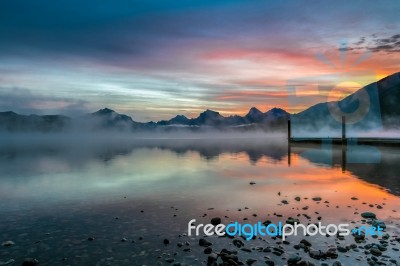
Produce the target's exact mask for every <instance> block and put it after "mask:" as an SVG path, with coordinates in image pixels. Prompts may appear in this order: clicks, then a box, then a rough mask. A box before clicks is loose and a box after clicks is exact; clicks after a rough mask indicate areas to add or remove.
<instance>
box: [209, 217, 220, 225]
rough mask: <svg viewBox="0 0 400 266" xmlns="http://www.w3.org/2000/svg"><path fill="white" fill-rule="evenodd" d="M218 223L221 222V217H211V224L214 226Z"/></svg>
mask: <svg viewBox="0 0 400 266" xmlns="http://www.w3.org/2000/svg"><path fill="white" fill-rule="evenodd" d="M220 223H221V218H219V217H215V218H212V219H211V224H212V225H214V226H216V225H219V224H220Z"/></svg>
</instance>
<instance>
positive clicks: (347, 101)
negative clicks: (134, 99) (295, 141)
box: [0, 73, 400, 132]
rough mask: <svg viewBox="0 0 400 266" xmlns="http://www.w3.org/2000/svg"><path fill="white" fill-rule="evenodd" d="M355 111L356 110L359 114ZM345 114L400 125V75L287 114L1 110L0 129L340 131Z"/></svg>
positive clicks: (367, 123)
mask: <svg viewBox="0 0 400 266" xmlns="http://www.w3.org/2000/svg"><path fill="white" fill-rule="evenodd" d="M357 110H358V111H357ZM343 115H344V116H346V118H347V119H348V120H354V121H350V122H351V126H354V127H357V128H363V129H365V128H370V127H372V126H377V125H378V126H381V127H383V128H392V127H398V126H400V73H395V74H392V75H390V76H388V77H386V78H384V79H381V80H379V81H378V82H374V83H371V84H369V85H367V86H365V87H364V88H362V89H360V90H358V91H356V92H355V93H353V94H351V95H349V96H347V97H346V98H344V99H343V100H341V101H337V102H326V103H319V104H316V105H314V106H311V107H310V108H308V109H306V110H304V111H302V112H300V113H298V114H292V115H290V114H289V113H288V112H286V111H285V110H283V109H280V108H272V109H271V110H268V111H267V112H262V111H260V110H259V109H257V108H255V107H252V108H251V109H250V110H249V112H248V113H247V114H246V115H244V116H239V115H232V116H227V117H226V116H222V115H221V114H220V113H219V112H216V111H213V110H206V111H204V112H202V113H200V114H199V116H198V117H196V118H188V117H186V116H184V115H177V116H175V117H173V118H172V119H170V120H161V121H158V122H146V123H142V122H137V121H134V120H133V119H132V118H131V117H130V116H127V115H124V114H119V113H117V112H115V111H113V110H111V109H108V108H104V109H101V110H98V111H97V112H94V113H90V114H86V115H84V116H81V117H78V118H70V117H67V116H64V115H43V116H39V115H20V114H17V113H15V112H12V111H7V112H0V131H3V132H4V131H8V132H61V131H65V130H71V129H72V130H78V131H79V130H89V131H94V130H97V131H98V130H102V131H127V132H131V131H132V132H134V131H143V130H144V131H148V130H167V131H169V130H175V129H182V128H185V129H190V130H199V129H202V128H215V129H219V130H225V129H236V130H252V129H262V130H266V131H268V130H284V129H285V128H286V125H287V120H288V119H289V118H290V119H291V120H292V124H293V123H294V124H296V125H297V126H298V127H299V128H304V129H307V130H316V129H320V128H324V127H330V128H338V127H340V122H341V121H340V119H341V116H343Z"/></svg>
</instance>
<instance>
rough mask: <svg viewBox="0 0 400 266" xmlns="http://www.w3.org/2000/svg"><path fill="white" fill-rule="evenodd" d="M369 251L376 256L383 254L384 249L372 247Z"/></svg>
mask: <svg viewBox="0 0 400 266" xmlns="http://www.w3.org/2000/svg"><path fill="white" fill-rule="evenodd" d="M369 252H371V254H372V255H374V256H380V255H382V251H380V250H379V249H378V248H371V249H370V250H369Z"/></svg>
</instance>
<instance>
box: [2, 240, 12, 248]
mask: <svg viewBox="0 0 400 266" xmlns="http://www.w3.org/2000/svg"><path fill="white" fill-rule="evenodd" d="M1 245H2V246H3V247H11V246H14V245H15V243H14V242H13V241H10V240H9V241H4V242H3V243H2V244H1Z"/></svg>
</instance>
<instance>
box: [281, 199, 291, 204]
mask: <svg viewBox="0 0 400 266" xmlns="http://www.w3.org/2000/svg"><path fill="white" fill-rule="evenodd" d="M281 202H282V203H283V204H289V202H288V201H287V200H282V201H281Z"/></svg>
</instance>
